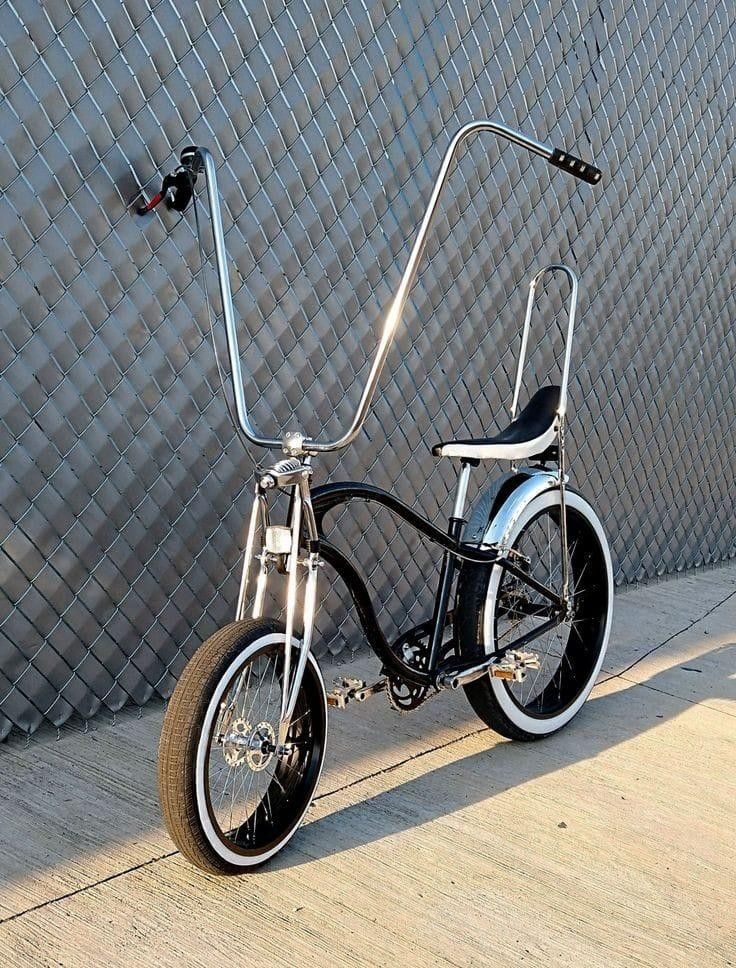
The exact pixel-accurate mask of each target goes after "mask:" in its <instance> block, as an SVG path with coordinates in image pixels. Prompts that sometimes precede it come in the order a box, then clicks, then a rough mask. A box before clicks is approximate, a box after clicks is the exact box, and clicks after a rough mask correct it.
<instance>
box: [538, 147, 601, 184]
mask: <svg viewBox="0 0 736 968" xmlns="http://www.w3.org/2000/svg"><path fill="white" fill-rule="evenodd" d="M549 163H550V165H555V166H556V167H557V168H562V170H563V171H566V172H568V174H570V175H574V176H575V177H576V178H580V179H581V180H582V181H586V182H588V183H589V184H591V185H597V184H598V182H599V181H600V180H601V170H600V168H596V167H595V165H589V164H588V162H587V161H581V160H580V159H579V158H576V157H575V155H571V154H570V152H569V151H562V150H561V149H560V148H554V149H553V151H552V155H551V157H550V159H549Z"/></svg>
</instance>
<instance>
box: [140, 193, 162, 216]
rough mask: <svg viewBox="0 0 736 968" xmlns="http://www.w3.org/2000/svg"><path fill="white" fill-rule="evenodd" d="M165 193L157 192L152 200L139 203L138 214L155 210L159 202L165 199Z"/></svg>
mask: <svg viewBox="0 0 736 968" xmlns="http://www.w3.org/2000/svg"><path fill="white" fill-rule="evenodd" d="M164 194H165V193H164V192H156V194H155V195H154V196H153V198H152V199H151V201H150V202H147V203H146V204H145V205H139V206H138V214H139V215H145V214H146V213H147V212H151V211H153V209H154V208H155V207H156V206H157V205H158V204H159V202H161V201H163V198H164Z"/></svg>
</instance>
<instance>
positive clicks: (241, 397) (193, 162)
mask: <svg viewBox="0 0 736 968" xmlns="http://www.w3.org/2000/svg"><path fill="white" fill-rule="evenodd" d="M481 131H490V132H492V133H493V134H495V135H497V136H498V137H500V138H504V139H505V140H506V141H510V142H511V143H512V144H515V145H519V146H520V147H522V148H526V149H527V151H531V152H532V153H533V154H535V155H541V156H542V158H544V159H545V160H546V161H548V162H549V163H550V164H552V165H555V166H556V167H558V168H562V169H563V170H564V171H566V172H568V173H569V174H571V175H575V177H576V178H579V179H581V180H583V181H587V182H589V183H591V184H596V183H597V182H598V181H600V178H601V173H600V171H599V170H598V169H597V168H595V167H593V166H592V165H590V164H588V163H587V162H584V161H581V160H580V159H579V158H576V157H575V156H574V155H571V154H569V153H567V152H564V151H561V150H560V149H559V148H550V147H549V146H548V145H545V144H542V143H541V142H539V141H536V140H535V139H534V138H529V137H527V136H526V135H524V134H521V132H519V131H515V130H514V129H513V128H509V127H508V126H507V125H505V124H501V123H500V122H497V121H472V122H470V123H469V124H466V125H465V126H464V127H462V128H460V130H459V131H458V132H457V134H456V135H455V137H454V138H453V139H452V141H451V142H450V145H449V147H448V149H447V151H446V152H445V156H444V159H443V161H442V166H441V168H440V171H439V174H438V176H437V180H436V182H435V184H434V188H433V189H432V194H431V196H430V199H429V203H428V205H427V210H426V212H425V213H424V218H423V219H422V223H421V225H420V227H419V231H418V232H417V235H416V238H415V240H414V245H413V246H412V249H411V253H410V255H409V259H408V261H407V264H406V268H405V269H404V274H403V275H402V277H401V281H400V283H399V287H398V290H397V291H396V295H395V296H394V298H393V301H392V303H391V306H390V308H389V311H388V313H387V315H386V320H385V322H384V326H383V332H382V333H381V338H380V341H379V344H378V349H377V351H376V355H375V357H374V359H373V363H372V364H371V368H370V372H369V374H368V378H367V380H366V383H365V386H364V387H363V392H362V394H361V397H360V401H359V403H358V408H357V410H356V412H355V416H354V417H353V419H352V422H351V423H350V426H349V427H348V428H347V430H346V431H345V432H344V433H343V434H342V436H340V437H338V438H337V439H336V440H330V441H322V440H319V439H315V440H309V439H307V438H305V437H303V436H302V434H300V433H298V432H296V433H295V432H291V433H288V434H285V435H284V437H283V438H282V439H280V440H279V439H275V438H270V437H262V436H261V435H260V434H259V433H258V431H257V430H256V429H255V427H254V426H253V424H252V422H251V419H250V416H249V414H248V408H247V405H246V401H245V392H244V389H243V373H242V368H241V364H240V349H239V344H238V333H237V327H236V324H235V313H234V310H233V298H232V291H231V289H230V277H229V274H228V268H227V252H226V249H225V235H224V232H223V227H222V213H221V210H220V195H219V191H218V187H217V170H216V167H215V162H214V159H213V157H212V154H211V153H210V151H209V150H208V149H207V148H187V149H185V151H184V152H182V156H181V164H182V169H181V170H183V171H188V172H190V173H191V174H192V176H193V177H196V174H197V173H198V172H200V171H204V175H205V181H206V185H207V198H208V203H209V208H210V216H211V220H212V235H213V238H214V244H215V262H216V266H217V276H218V281H219V286H220V296H221V299H222V311H223V316H224V320H225V333H226V335H227V346H228V356H229V360H230V374H231V377H232V386H233V395H234V398H235V412H236V416H237V420H238V423H239V424H240V429H241V430H242V432H243V434H244V435H245V436H246V437H247V438H248V440H250V441H251V442H252V443H253V444H256V445H258V446H259V447H268V448H272V449H280V450H284V451H286V452H287V453H290V454H318V453H325V452H327V451H333V450H340V449H342V448H343V447H347V445H348V444H350V443H352V441H353V440H355V438H356V436H357V435H358V433H359V432H360V429H361V427H362V426H363V423H364V422H365V419H366V416H367V414H368V410H369V408H370V405H371V402H372V400H373V397H374V394H375V392H376V387H377V385H378V381H379V379H380V377H381V372H382V371H383V367H384V364H385V363H386V357H387V356H388V352H389V350H390V348H391V344H392V343H393V340H394V337H395V335H396V330H397V329H398V326H399V323H400V322H401V318H402V316H403V312H404V307H405V306H406V301H407V299H408V297H409V291H410V290H411V287H412V284H413V282H414V279H415V278H416V274H417V270H418V268H419V262H420V260H421V257H422V254H423V252H424V248H425V245H426V242H427V236H428V234H429V229H430V226H431V224H432V220H433V217H434V214H435V212H436V210H437V206H438V204H439V199H440V196H441V194H442V189H443V188H444V186H445V183H446V181H447V179H448V176H449V174H450V171H451V169H452V165H453V162H454V161H455V157H456V155H457V152H458V150H459V148H460V145H461V144H462V143H463V142H464V141H465V140H466V139H467V138H468V137H469V136H470V135H473V134H476V133H478V132H481ZM167 191H169V192H170V193H171V194H172V195H175V194H176V191H177V189H176V185H173V186H169V188H168V189H167ZM161 197H162V198H163V197H165V193H164V194H161ZM187 200H188V199H187ZM149 204H150V203H149ZM169 204H171V205H172V206H173V207H175V208H178V207H179V206H178V205H177V204H176V198H175V197H172V198H170V199H169Z"/></svg>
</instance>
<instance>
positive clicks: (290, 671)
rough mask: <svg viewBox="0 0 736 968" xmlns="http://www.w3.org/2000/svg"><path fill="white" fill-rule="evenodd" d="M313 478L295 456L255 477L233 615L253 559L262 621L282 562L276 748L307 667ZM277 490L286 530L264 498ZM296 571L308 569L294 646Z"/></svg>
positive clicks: (242, 600)
mask: <svg viewBox="0 0 736 968" xmlns="http://www.w3.org/2000/svg"><path fill="white" fill-rule="evenodd" d="M311 476H312V467H311V463H310V458H309V457H306V458H304V459H303V460H302V459H299V458H296V457H287V458H285V459H284V460H280V461H278V462H277V463H276V464H274V465H273V466H272V467H268V468H266V469H265V470H264V471H262V472H261V473H260V474H259V476H258V478H257V480H256V486H255V494H254V497H253V507H252V509H251V514H250V519H249V523H248V534H247V536H246V541H245V552H244V554H243V570H242V574H241V579H240V591H239V593H238V604H237V609H236V614H235V618H236V620H238V621H240V620H242V619H244V618H245V614H246V601H247V593H248V585H249V577H250V571H251V565H252V562H253V561H254V560H257V561H258V562H259V567H258V573H257V578H256V592H255V596H254V599H253V609H252V612H251V615H252V617H253V618H260V616H261V614H262V612H263V601H264V598H265V593H266V586H267V583H268V577H269V574H270V571H271V569H272V567H273V566H274V565H275V564H277V563H278V561H279V559H281V560H284V559H285V560H286V632H285V636H284V669H283V681H282V687H281V711H280V717H279V731H278V745H279V746H280V747H283V746H284V744H285V743H286V735H287V733H288V732H289V726H290V725H291V717H292V716H293V715H294V708H295V706H296V700H297V696H298V695H299V689H300V688H301V684H302V679H303V678H304V669H305V668H306V664H307V657H308V655H309V650H310V649H311V646H312V637H313V633H314V615H315V610H316V604H317V574H318V570H319V567H320V564H321V559H320V556H319V536H318V533H317V522H316V520H315V517H314V509H313V507H312V495H311V489H310V480H311ZM277 488H280V489H284V490H287V492H288V493H289V502H290V514H289V519H288V524H287V525H272V524H271V520H270V515H269V508H268V499H267V497H266V494H267V492H268V491H271V490H275V489H277ZM302 524H304V529H305V531H306V538H307V542H306V544H307V547H306V555H305V556H304V557H300V554H299V551H300V548H299V545H300V538H301V530H302ZM259 525H260V539H261V550H260V553H259V554H258V555H255V556H254V554H253V552H254V549H255V546H256V530H257V529H258V527H259ZM300 567H302V568H304V569H305V570H306V584H305V588H304V604H303V608H302V638H301V642H299V643H298V644H297V645H295V640H294V629H295V626H296V624H297V604H298V603H297V599H298V592H297V585H298V571H299V568H300ZM295 648H296V650H297V659H296V664H294V662H293V658H294V656H293V651H294V649H295Z"/></svg>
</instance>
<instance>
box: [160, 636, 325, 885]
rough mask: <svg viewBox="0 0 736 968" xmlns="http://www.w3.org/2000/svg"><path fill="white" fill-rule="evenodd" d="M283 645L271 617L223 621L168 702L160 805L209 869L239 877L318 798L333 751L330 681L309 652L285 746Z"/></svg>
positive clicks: (182, 842) (186, 847)
mask: <svg viewBox="0 0 736 968" xmlns="http://www.w3.org/2000/svg"><path fill="white" fill-rule="evenodd" d="M284 643H285V635H284V626H283V625H282V624H281V623H280V622H276V621H273V620H270V619H262V620H257V621H255V620H254V621H244V622H233V623H232V624H231V625H227V626H225V628H222V629H220V631H219V632H215V634H214V635H212V636H211V637H210V638H209V639H207V641H206V642H204V643H203V644H202V645H201V646H200V647H199V649H198V650H197V652H196V653H195V654H194V656H193V657H192V659H191V661H190V662H189V664H188V665H187V667H186V668H185V670H184V672H183V674H182V676H181V678H180V679H179V682H178V683H177V686H176V688H175V690H174V693H173V695H172V697H171V699H170V701H169V706H168V709H167V711H166V716H165V717H164V723H163V729H162V732H161V741H160V744H159V757H158V783H159V796H160V800H161V808H162V812H163V816H164V820H165V822H166V826H167V828H168V830H169V833H170V835H171V838H172V840H173V841H174V843H175V844H176V846H177V847H178V848H179V850H181V852H182V853H183V854H184V856H185V857H187V859H188V860H190V861H191V862H192V863H193V864H195V865H196V866H197V867H199V868H201V869H202V870H206V871H209V872H211V873H215V874H240V873H243V872H245V871H247V870H248V869H250V868H253V867H256V866H258V865H259V864H262V863H263V862H264V861H266V860H268V859H269V858H270V857H273V856H274V854H276V853H277V852H278V851H279V850H281V848H282V847H284V846H285V845H286V843H287V842H288V841H289V840H290V838H291V837H292V836H293V834H294V833H295V832H296V830H297V828H298V826H299V824H300V823H301V821H302V819H303V817H304V815H305V813H306V812H307V809H308V808H309V805H310V804H311V802H312V797H313V796H314V791H315V788H316V786H317V782H318V780H319V776H320V773H321V771H322V764H323V762H324V755H325V736H326V732H327V700H326V695H325V687H324V682H323V680H322V676H321V674H320V671H319V667H318V666H317V663H316V661H315V660H314V658H313V657H312V656H311V655H310V656H309V658H308V660H307V665H306V669H305V672H304V679H303V681H302V685H301V689H300V691H299V696H298V698H297V702H296V707H295V709H294V715H293V716H292V719H291V725H290V727H289V731H288V734H287V736H286V741H285V743H284V744H283V748H279V747H278V728H279V715H280V710H281V686H282V680H283V662H284ZM292 668H293V665H292Z"/></svg>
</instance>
